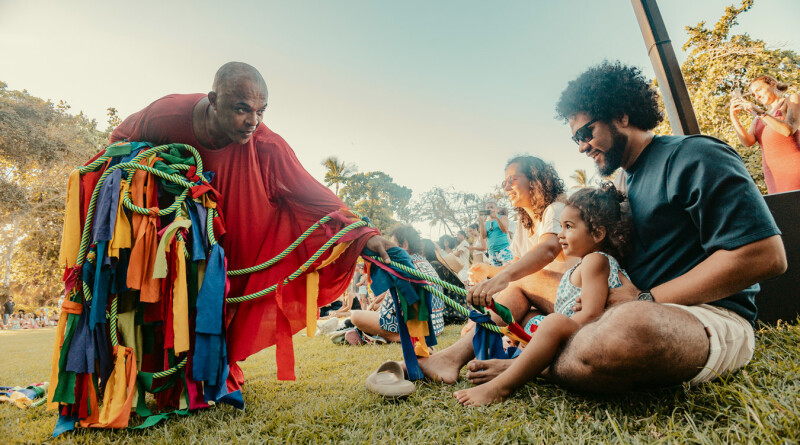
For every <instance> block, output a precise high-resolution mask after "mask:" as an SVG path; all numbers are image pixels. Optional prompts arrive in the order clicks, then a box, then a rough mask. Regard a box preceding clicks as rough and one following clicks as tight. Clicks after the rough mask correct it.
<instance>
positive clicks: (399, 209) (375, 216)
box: [341, 171, 411, 232]
mask: <svg viewBox="0 0 800 445" xmlns="http://www.w3.org/2000/svg"><path fill="white" fill-rule="evenodd" d="M341 197H342V199H343V200H344V202H345V204H347V205H348V207H350V208H351V209H353V210H355V211H356V212H358V213H360V214H361V215H364V216H367V217H369V219H370V220H372V223H373V224H374V225H375V227H377V228H378V230H380V231H381V232H385V231H386V230H387V229H388V228H389V227H391V226H392V225H394V224H396V223H397V222H398V221H397V220H396V219H395V217H397V218H400V216H402V215H405V216H406V217H407V216H408V211H407V207H408V202H409V201H410V200H411V189H409V188H408V187H404V186H402V185H398V184H395V183H394V180H392V177H391V176H389V175H387V174H386V173H384V172H381V171H375V172H367V173H356V174H353V175H351V176H350V177H348V178H347V180H346V181H345V184H344V186H343V187H342V190H341Z"/></svg>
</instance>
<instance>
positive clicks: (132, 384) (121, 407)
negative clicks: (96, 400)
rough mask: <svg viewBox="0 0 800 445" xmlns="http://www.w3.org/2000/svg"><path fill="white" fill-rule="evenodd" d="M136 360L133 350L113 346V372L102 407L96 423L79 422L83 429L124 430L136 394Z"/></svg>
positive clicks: (107, 384)
mask: <svg viewBox="0 0 800 445" xmlns="http://www.w3.org/2000/svg"><path fill="white" fill-rule="evenodd" d="M136 374H137V371H136V359H135V358H134V356H133V349H131V348H126V347H124V346H114V370H113V371H111V376H109V378H108V382H107V383H106V391H105V393H104V394H103V407H102V408H101V409H100V419H99V421H98V422H97V423H89V422H84V421H82V422H81V426H83V427H84V428H125V427H127V426H128V420H129V419H130V416H131V403H132V402H133V396H134V394H135V393H136Z"/></svg>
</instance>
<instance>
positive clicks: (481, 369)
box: [467, 359, 512, 385]
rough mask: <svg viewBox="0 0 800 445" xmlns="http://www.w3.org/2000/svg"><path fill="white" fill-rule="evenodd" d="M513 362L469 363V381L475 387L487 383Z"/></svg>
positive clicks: (483, 361) (496, 360) (482, 361)
mask: <svg viewBox="0 0 800 445" xmlns="http://www.w3.org/2000/svg"><path fill="white" fill-rule="evenodd" d="M511 363H512V361H511V360H501V359H491V360H471V361H470V362H469V363H467V380H469V381H470V383H472V384H473V385H480V384H481V383H486V382H488V381H490V380H492V379H494V378H495V377H497V376H498V375H500V374H501V373H502V372H503V371H505V370H506V369H507V368H508V367H509V366H511Z"/></svg>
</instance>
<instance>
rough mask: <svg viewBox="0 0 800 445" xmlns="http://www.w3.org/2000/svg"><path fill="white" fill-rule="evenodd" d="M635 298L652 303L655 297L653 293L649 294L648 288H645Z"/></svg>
mask: <svg viewBox="0 0 800 445" xmlns="http://www.w3.org/2000/svg"><path fill="white" fill-rule="evenodd" d="M636 299H637V300H639V301H650V302H653V303H655V301H656V299H655V298H653V294H651V293H650V291H649V290H646V291H644V292H639V296H638V297H636Z"/></svg>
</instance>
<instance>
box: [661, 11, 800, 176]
mask: <svg viewBox="0 0 800 445" xmlns="http://www.w3.org/2000/svg"><path fill="white" fill-rule="evenodd" d="M753 2H754V0H743V1H742V3H741V5H740V6H739V7H735V6H729V7H727V8H725V12H724V14H723V15H722V17H721V18H720V19H719V21H717V23H716V24H715V25H714V27H713V28H712V29H708V28H706V26H705V25H706V24H705V22H700V23H698V24H697V25H696V26H687V27H686V30H687V31H688V33H689V40H688V41H687V42H686V44H685V45H684V46H683V49H684V50H691V52H690V53H689V55H688V57H687V58H686V61H685V62H684V63H683V65H682V66H681V71H682V72H683V77H684V79H685V80H686V86H687V87H688V89H689V94H690V95H691V99H692V105H693V106H694V109H695V114H696V115H697V119H698V121H699V123H700V130H701V131H702V133H703V134H707V135H711V136H715V137H717V138H719V139H722V140H724V141H726V142H727V143H728V144H730V145H731V146H733V147H734V148H736V150H737V151H738V152H739V154H740V155H741V156H742V159H744V162H745V165H746V166H747V169H748V171H749V172H750V174H751V176H753V179H754V180H755V181H756V184H757V185H758V186H759V187H760V188H761V190H762V192H766V186H765V184H764V173H763V171H762V166H761V151H760V150H759V148H758V147H757V146H756V145H754V146H752V147H750V148H746V147H744V146H743V145H742V144H741V143H740V142H739V139H738V138H737V137H736V134H735V133H734V130H733V126H732V125H731V122H730V118H729V115H728V106H729V103H730V93H731V92H732V91H734V90H737V89H741V90H745V89H746V88H747V85H748V84H749V82H750V80H752V79H753V78H755V77H758V76H760V75H763V74H769V75H771V76H773V77H775V78H777V79H778V80H779V81H782V82H786V83H788V84H790V85H794V86H795V87H796V86H797V85H798V84H800V56H798V54H797V53H796V52H794V51H792V50H788V49H780V48H770V47H768V46H767V44H766V43H765V42H764V41H762V40H758V39H754V38H752V37H750V36H749V35H747V34H731V28H732V27H734V26H735V25H736V24H737V23H738V18H739V15H741V14H743V13H745V12H747V11H748V10H749V9H750V8H751V7H752V6H753ZM746 114H747V113H741V114H740V118H741V119H742V124H744V125H745V126H747V125H749V124H750V120H749V117H748V116H746ZM657 132H658V133H661V134H664V133H669V132H670V130H669V124H668V123H664V124H662V125H661V126H659V128H658V129H657Z"/></svg>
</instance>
